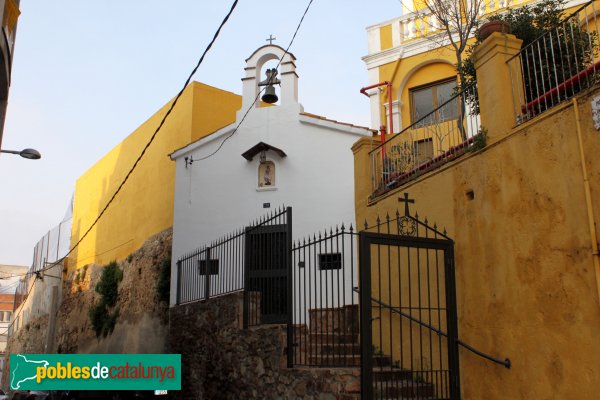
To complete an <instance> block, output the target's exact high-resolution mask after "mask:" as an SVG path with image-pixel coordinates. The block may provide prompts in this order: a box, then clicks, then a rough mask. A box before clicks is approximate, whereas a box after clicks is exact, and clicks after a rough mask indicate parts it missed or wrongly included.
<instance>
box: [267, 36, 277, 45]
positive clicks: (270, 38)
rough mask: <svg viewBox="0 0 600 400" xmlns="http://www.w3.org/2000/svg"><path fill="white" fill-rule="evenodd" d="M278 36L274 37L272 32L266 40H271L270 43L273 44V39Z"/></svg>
mask: <svg viewBox="0 0 600 400" xmlns="http://www.w3.org/2000/svg"><path fill="white" fill-rule="evenodd" d="M276 39H277V38H276V37H274V36H273V35H272V34H270V35H269V37H268V38H267V40H265V42H269V44H273V40H276Z"/></svg>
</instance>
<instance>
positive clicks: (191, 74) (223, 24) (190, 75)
mask: <svg viewBox="0 0 600 400" xmlns="http://www.w3.org/2000/svg"><path fill="white" fill-rule="evenodd" d="M237 3H238V0H234V2H233V3H232V5H231V7H230V9H229V11H228V12H227V14H226V15H225V17H224V18H223V20H222V21H221V24H220V25H219V27H218V28H217V30H216V32H215V34H214V35H213V38H212V39H211V41H210V43H209V44H208V46H206V48H205V49H204V52H203V53H202V56H201V57H200V59H199V60H198V63H197V64H196V66H195V67H194V69H193V70H192V72H191V73H190V74H189V76H188V78H187V79H186V81H185V83H184V84H183V87H182V88H181V90H180V91H179V93H177V96H175V99H174V100H173V102H172V103H171V106H170V107H169V109H168V110H167V112H166V113H165V115H164V116H163V118H162V120H161V121H160V123H159V124H158V127H157V128H156V130H155V131H154V133H153V134H152V136H151V137H150V140H148V142H147V143H146V145H145V146H144V148H143V149H142V152H141V153H140V155H139V156H138V158H137V159H136V160H135V162H134V163H133V166H132V167H131V168H130V169H129V172H127V175H125V178H124V179H123V181H122V182H121V183H120V184H119V187H118V188H117V190H115V192H114V193H113V195H112V196H111V198H110V199H109V200H108V202H107V203H106V205H105V206H104V208H103V209H102V211H101V212H100V214H98V216H97V217H96V219H95V220H94V222H93V223H92V224H91V225H90V227H89V228H88V229H87V230H86V231H85V233H84V234H83V235H82V236H81V238H79V240H78V241H77V243H75V245H73V247H71V248H70V249H69V251H68V252H67V254H65V255H64V256H63V257H62V258H61V259H59V260H57V261H55V262H54V263H52V264H48V265H46V266H45V267H43V268H41V269H40V270H39V271H37V272H38V273H39V272H43V271H47V270H49V269H50V268H52V267H54V266H56V265H58V264H59V263H61V262H62V261H63V260H64V259H65V258H67V257H68V256H69V255H70V254H71V253H73V251H74V250H75V249H76V248H77V247H78V246H79V244H80V243H81V242H82V241H83V239H85V238H86V237H87V235H88V234H89V233H90V231H91V230H92V229H93V228H94V226H96V224H97V223H98V221H99V220H100V218H102V216H103V215H104V213H105V212H106V210H107V209H108V207H109V206H110V205H111V203H112V202H113V201H114V199H115V197H116V196H117V194H119V192H120V191H121V189H122V188H123V186H124V185H125V183H126V182H127V181H128V180H129V177H130V176H131V174H132V173H133V171H134V170H135V169H136V167H137V166H138V164H139V162H140V160H141V159H142V158H143V157H144V154H145V153H146V150H148V148H149V147H150V145H151V144H152V142H153V141H154V138H155V137H156V135H157V134H158V132H160V130H161V128H162V127H163V125H164V123H165V121H166V120H167V118H168V117H169V115H170V114H171V112H172V111H173V109H174V108H175V105H176V104H177V102H178V101H179V98H180V97H181V95H182V94H183V92H184V90H185V88H186V87H187V86H188V84H189V83H190V81H191V79H192V77H193V76H194V74H195V73H196V71H198V68H199V67H200V65H201V64H202V62H203V61H204V57H205V56H206V54H207V53H208V51H209V50H210V49H211V47H212V46H213V44H214V43H215V41H216V40H217V38H218V36H219V34H220V33H221V29H222V28H223V26H225V24H226V23H227V21H228V20H229V17H230V16H231V14H233V11H234V10H235V8H236V6H237ZM27 275H28V274H24V275H23V276H27ZM37 279H39V278H38V277H36V279H34V281H33V283H32V285H31V288H30V289H29V291H28V292H27V294H26V295H25V297H24V298H23V301H22V303H23V302H25V300H26V299H27V298H28V297H29V294H30V293H31V291H32V290H33V287H34V286H35V283H36V281H37ZM22 310H23V308H21V310H20V311H19V313H18V314H17V315H16V316H15V318H13V321H14V319H16V318H17V317H18V316H19V315H20V313H21V311H22ZM7 331H8V330H7Z"/></svg>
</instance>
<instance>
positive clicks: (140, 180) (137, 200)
mask: <svg viewBox="0 0 600 400" xmlns="http://www.w3.org/2000/svg"><path fill="white" fill-rule="evenodd" d="M169 105H170V102H169V103H168V104H167V105H165V106H163V107H162V108H161V109H160V110H159V111H158V112H157V113H156V114H154V115H152V116H151V117H150V118H149V119H148V120H147V121H146V122H144V123H143V124H142V125H141V126H140V127H139V128H137V129H136V130H135V131H134V132H133V133H131V134H130V135H129V136H128V137H127V138H125V139H124V140H123V141H122V142H121V143H119V144H118V145H117V146H116V147H115V148H113V149H112V150H111V151H110V152H108V153H107V154H106V155H105V156H104V157H103V158H102V159H100V160H99V161H98V162H97V163H96V164H95V165H94V166H93V167H91V168H90V169H89V170H88V171H86V172H85V173H84V174H83V175H82V176H81V177H80V178H79V179H78V180H77V183H76V187H75V200H74V209H73V227H72V234H71V246H74V245H75V244H76V243H77V242H78V241H79V239H80V237H82V236H83V234H84V233H85V231H86V230H87V229H88V228H89V227H90V226H91V224H92V223H93V222H94V220H95V219H96V217H97V216H98V215H99V213H100V211H101V210H102V209H103V208H104V206H105V205H106V204H107V203H108V201H109V199H110V197H111V196H112V194H113V193H114V192H115V190H116V189H117V187H118V185H119V184H120V183H121V182H122V180H123V179H124V178H125V175H126V174H127V172H128V171H129V169H130V168H131V167H132V165H133V163H134V162H135V160H136V158H137V157H138V155H139V154H140V152H141V151H142V149H143V147H144V145H145V144H146V143H147V141H148V140H149V138H150V137H151V135H152V133H153V132H154V130H155V129H156V127H157V126H158V124H159V123H160V120H161V119H162V117H163V115H164V113H165V112H166V111H167V109H168V106H169ZM240 107H241V97H240V96H238V95H236V94H233V93H230V92H226V91H223V90H220V89H217V88H214V87H211V86H208V85H205V84H202V83H198V82H193V83H191V84H190V85H189V86H188V87H187V88H186V90H185V91H184V93H183V95H182V96H181V98H180V99H179V102H178V103H177V105H176V106H175V109H174V110H173V112H172V113H171V115H170V116H169V118H168V119H167V122H166V123H165V125H164V126H163V128H162V129H161V131H160V132H159V133H158V135H157V136H156V139H155V140H154V142H153V143H152V145H151V146H150V148H149V149H148V150H147V152H146V154H145V156H144V158H142V160H141V161H140V163H139V164H138V166H137V168H136V170H135V171H134V172H133V174H132V175H131V177H130V178H129V180H128V182H127V183H126V184H125V186H124V187H123V189H122V190H121V192H120V193H119V194H118V195H117V197H116V198H115V201H113V203H112V204H111V205H110V206H109V208H108V209H107V211H106V213H105V214H104V216H103V217H102V218H101V219H100V221H99V222H98V224H97V225H96V226H95V227H94V228H93V229H92V230H91V232H90V233H89V234H88V236H87V237H86V238H85V239H84V240H83V241H82V242H81V244H80V245H79V247H78V248H77V249H76V250H75V251H74V252H73V254H72V255H71V256H70V257H69V263H68V266H69V269H73V268H79V267H82V266H83V265H85V264H90V263H98V264H105V263H108V262H110V261H111V260H119V259H123V258H125V257H127V256H128V255H129V254H131V253H132V252H133V251H135V250H137V249H138V248H139V247H140V246H141V245H142V244H143V243H144V241H145V240H146V239H147V238H148V237H150V236H152V235H154V234H156V233H158V232H160V231H162V230H163V229H166V228H168V227H170V226H172V224H173V194H174V189H175V163H173V162H172V161H171V160H170V159H169V157H168V154H169V153H171V152H172V151H173V150H175V149H177V148H180V147H183V146H185V145H187V144H188V143H190V142H191V141H194V140H197V139H198V138H201V137H203V136H206V135H207V134H209V133H212V132H214V131H216V130H217V129H219V128H221V127H223V126H225V125H228V124H230V123H232V122H234V121H235V112H236V111H237V110H238V109H239V108H240Z"/></svg>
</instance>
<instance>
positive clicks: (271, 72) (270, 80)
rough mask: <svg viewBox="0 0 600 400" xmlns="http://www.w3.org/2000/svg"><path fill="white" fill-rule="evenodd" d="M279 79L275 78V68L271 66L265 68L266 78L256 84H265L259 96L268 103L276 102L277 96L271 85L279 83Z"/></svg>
mask: <svg viewBox="0 0 600 400" xmlns="http://www.w3.org/2000/svg"><path fill="white" fill-rule="evenodd" d="M280 83H281V81H280V80H279V79H277V69H275V68H271V69H268V70H267V79H265V80H264V81H262V82H260V83H259V84H258V86H266V88H265V92H264V93H263V95H262V97H261V98H260V99H261V100H262V101H264V102H265V103H268V104H273V103H276V102H277V100H279V98H278V97H277V95H276V94H275V88H274V87H273V85H276V84H280Z"/></svg>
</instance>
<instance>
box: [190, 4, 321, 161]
mask: <svg viewBox="0 0 600 400" xmlns="http://www.w3.org/2000/svg"><path fill="white" fill-rule="evenodd" d="M312 3H313V0H310V1H309V2H308V5H307V6H306V9H305V10H304V13H303V14H302V17H301V18H300V22H298V26H297V27H296V31H295V32H294V35H293V36H292V40H290V43H289V44H288V46H287V48H286V49H285V51H284V53H283V56H281V58H280V59H279V62H278V63H277V65H276V66H275V69H278V68H279V66H280V65H281V62H282V61H283V58H284V57H285V56H286V55H287V54H288V53H289V50H290V47H292V44H293V43H294V40H295V39H296V35H297V34H298V31H299V30H300V26H301V25H302V22H303V21H304V17H306V14H307V13H308V10H309V9H310V6H311V5H312ZM274 78H275V76H274V75H273V76H271V77H270V78H269V80H268V81H267V84H271V83H272V81H273V79H274ZM264 90H265V87H263V88H262V89H261V90H260V91H259V92H258V94H257V95H256V97H255V98H254V101H253V102H252V104H251V105H250V107H249V108H248V109H247V110H246V112H245V113H244V115H243V116H242V119H241V120H240V123H239V124H238V125H237V126H236V127H235V129H234V130H233V132H231V133H230V134H229V135H227V137H226V138H225V139H223V141H222V142H221V143H220V144H219V147H217V149H216V150H215V151H213V152H212V153H210V154H209V155H207V156H204V157H201V158H199V159H197V160H194V162H196V161H203V160H206V159H207V158H210V157H212V156H214V155H215V154H217V152H218V151H219V150H221V148H222V147H223V145H224V144H225V142H226V141H227V140H229V138H231V137H232V136H233V135H235V133H236V132H237V131H238V129H240V126H241V125H242V123H243V122H244V120H245V119H246V117H247V116H248V114H249V113H250V111H251V110H252V109H253V108H254V105H255V104H256V102H257V101H258V98H259V97H260V95H261V93H262V92H263V91H264Z"/></svg>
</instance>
